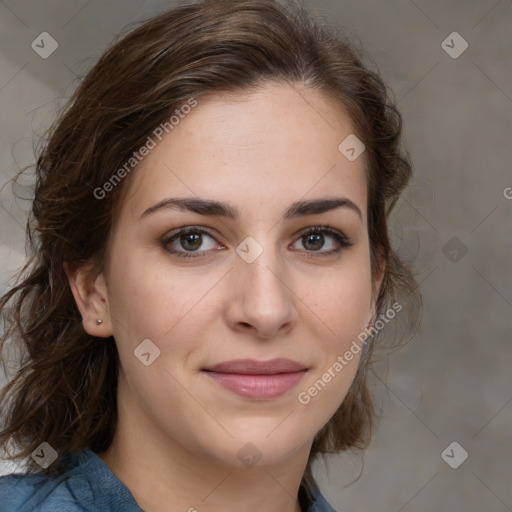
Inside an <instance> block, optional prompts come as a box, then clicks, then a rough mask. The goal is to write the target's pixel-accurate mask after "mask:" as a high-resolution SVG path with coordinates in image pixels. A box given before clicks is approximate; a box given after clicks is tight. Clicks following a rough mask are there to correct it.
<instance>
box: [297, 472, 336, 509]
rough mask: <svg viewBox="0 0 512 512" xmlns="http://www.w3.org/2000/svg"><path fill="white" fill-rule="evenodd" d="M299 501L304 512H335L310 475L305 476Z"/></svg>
mask: <svg viewBox="0 0 512 512" xmlns="http://www.w3.org/2000/svg"><path fill="white" fill-rule="evenodd" d="M299 501H300V502H301V509H302V510H303V511H304V512H337V511H336V509H335V508H333V507H332V505H331V504H330V503H329V502H328V501H327V500H326V499H325V497H324V495H323V494H322V493H321V492H320V488H319V487H318V484H317V483H316V481H315V479H314V478H313V476H312V475H311V474H309V475H308V476H305V478H304V479H303V481H302V483H301V489H300V491H299Z"/></svg>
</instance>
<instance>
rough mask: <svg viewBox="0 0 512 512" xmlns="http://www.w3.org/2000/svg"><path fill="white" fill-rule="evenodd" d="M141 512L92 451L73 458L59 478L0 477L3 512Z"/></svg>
mask: <svg viewBox="0 0 512 512" xmlns="http://www.w3.org/2000/svg"><path fill="white" fill-rule="evenodd" d="M56 511H65V512H118V511H123V512H141V509H140V508H139V507H138V506H137V503H136V502H135V500H134V498H133V496H132V495H131V493H130V491H129V490H128V488H127V487H125V486H124V484H123V483H122V482H121V481H120V480H118V479H117V478H116V477H115V476H114V474H113V473H112V472H111V471H110V470H109V468H108V467H107V466H106V464H105V463H104V462H103V460H102V459H101V458H100V457H99V456H98V455H96V454H95V453H94V452H92V451H90V450H84V451H82V452H78V453H76V454H74V455H73V456H72V457H71V460H70V463H69V465H66V471H65V472H64V473H62V474H61V475H58V476H49V475H46V474H45V473H37V474H26V473H25V474H21V473H13V474H10V475H6V476H2V477H0V512H56Z"/></svg>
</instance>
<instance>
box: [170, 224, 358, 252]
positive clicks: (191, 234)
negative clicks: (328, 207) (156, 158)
mask: <svg viewBox="0 0 512 512" xmlns="http://www.w3.org/2000/svg"><path fill="white" fill-rule="evenodd" d="M205 239H207V240H210V243H209V245H210V246H209V247H206V248H204V247H203V244H204V241H205ZM326 240H330V243H328V244H327V250H325V243H326ZM299 242H301V243H302V244H303V247H304V248H305V249H306V251H307V252H309V253H319V254H318V255H319V256H328V255H331V254H335V253H338V252H340V251H342V250H343V249H344V248H346V247H350V246H351V245H352V244H351V243H350V242H349V241H348V240H347V238H346V237H345V235H343V234H342V233H340V232H338V231H336V230H333V229H330V228H328V227H314V228H312V229H309V230H308V231H306V232H304V233H302V235H301V236H300V237H299V238H298V240H297V241H296V242H295V243H294V246H295V245H296V244H297V243H299ZM162 245H163V247H164V249H165V250H166V251H167V252H169V253H171V254H175V255H176V256H178V257H181V258H197V257H203V256H207V252H208V251H211V250H215V248H216V247H217V250H218V249H219V247H220V246H219V244H218V243H217V242H216V241H215V239H214V238H213V237H212V236H211V235H210V234H209V233H208V232H207V231H205V230H203V229H199V228H184V229H181V230H179V231H177V232H175V233H174V234H171V235H169V236H167V237H166V238H164V239H163V240H162ZM201 248H203V250H200V249H201ZM294 248H296V249H297V247H294ZM321 249H324V250H321ZM312 256H313V255H312ZM314 256H316V255H314Z"/></svg>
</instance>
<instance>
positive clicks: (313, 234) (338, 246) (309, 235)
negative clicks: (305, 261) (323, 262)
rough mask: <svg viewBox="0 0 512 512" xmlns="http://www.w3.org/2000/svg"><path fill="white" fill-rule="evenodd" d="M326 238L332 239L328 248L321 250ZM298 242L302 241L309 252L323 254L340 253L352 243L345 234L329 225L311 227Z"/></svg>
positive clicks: (323, 247)
mask: <svg viewBox="0 0 512 512" xmlns="http://www.w3.org/2000/svg"><path fill="white" fill-rule="evenodd" d="M326 239H328V240H329V239H330V240H331V242H330V244H328V247H327V249H328V250H323V251H320V249H325V240H326ZM297 242H302V244H303V246H304V247H305V248H306V250H307V251H308V252H320V253H321V254H322V256H325V255H330V254H335V253H338V252H340V251H341V250H343V249H344V248H346V247H350V246H351V245H352V244H351V243H350V242H349V241H348V240H347V238H346V237H345V235H343V234H342V233H340V232H338V231H336V230H334V229H330V228H327V227H315V228H313V229H309V230H308V231H306V232H305V233H303V234H302V235H301V237H300V238H299V239H298V240H297ZM297 242H295V243H297Z"/></svg>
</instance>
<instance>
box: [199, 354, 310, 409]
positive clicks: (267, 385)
mask: <svg viewBox="0 0 512 512" xmlns="http://www.w3.org/2000/svg"><path fill="white" fill-rule="evenodd" d="M307 371H308V368H307V367H306V366H305V365H303V364H301V363H298V362H296V361H292V360H291V359H284V358H278V359H272V360H270V361H256V360H253V359H237V360H233V361H225V362H222V363H219V364H216V365H214V366H210V367H207V368H203V369H202V372H203V373H204V374H205V375H206V376H207V377H209V378H211V379H212V380H214V381H215V382H216V383H217V384H219V385H220V386H222V387H223V388H225V389H227V390H228V391H231V392H232V393H235V394H237V395H239V396H242V397H244V398H251V399H256V400H266V399H270V398H275V397H278V396H280V395H283V394H285V393H286V392H287V391H289V390H290V389H292V388H293V387H295V386H296V385H297V384H298V383H299V382H300V380H301V379H302V378H303V377H304V375H305V374H306V372H307Z"/></svg>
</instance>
